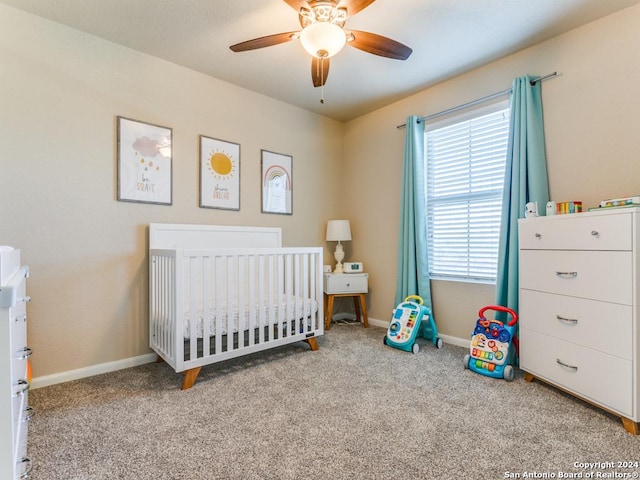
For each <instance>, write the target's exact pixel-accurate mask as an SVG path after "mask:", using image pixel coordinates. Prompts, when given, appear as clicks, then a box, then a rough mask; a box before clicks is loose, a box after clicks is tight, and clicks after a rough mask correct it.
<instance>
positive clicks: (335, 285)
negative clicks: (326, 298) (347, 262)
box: [324, 273, 369, 293]
mask: <svg viewBox="0 0 640 480" xmlns="http://www.w3.org/2000/svg"><path fill="white" fill-rule="evenodd" d="M368 291H369V274H368V273H342V274H333V273H328V274H325V276H324V293H367V292H368Z"/></svg>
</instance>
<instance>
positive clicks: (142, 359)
mask: <svg viewBox="0 0 640 480" xmlns="http://www.w3.org/2000/svg"><path fill="white" fill-rule="evenodd" d="M369 325H373V326H374V327H380V328H384V329H386V328H388V327H389V321H388V320H378V319H377V318H371V317H369ZM439 337H440V338H442V341H443V342H444V343H448V344H450V345H457V346H458V347H464V348H469V344H470V340H469V339H465V338H458V337H452V336H450V335H439ZM157 357H158V356H157V355H156V354H155V353H147V354H145V355H139V356H137V357H131V358H125V359H123V360H116V361H115V362H107V363H100V364H98V365H92V366H90V367H85V368H79V369H77V370H69V371H68V372H61V373H54V374H52V375H44V376H42V377H35V378H34V379H33V380H32V381H31V386H30V388H31V389H33V390H35V389H36V388H42V387H48V386H50V385H56V384H58V383H65V382H70V381H72V380H79V379H81V378H87V377H93V376H94V375H101V374H103V373H109V372H115V371H117V370H122V369H125V368H131V367H137V366H139V365H144V364H145V363H151V362H155V361H156V358H157Z"/></svg>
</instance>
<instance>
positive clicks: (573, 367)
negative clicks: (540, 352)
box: [556, 358, 578, 372]
mask: <svg viewBox="0 0 640 480" xmlns="http://www.w3.org/2000/svg"><path fill="white" fill-rule="evenodd" d="M556 363H557V364H558V365H561V366H563V367H565V368H568V369H570V370H573V371H574V372H577V371H578V367H576V366H574V365H569V364H566V363H564V362H563V361H562V360H560V359H559V358H556Z"/></svg>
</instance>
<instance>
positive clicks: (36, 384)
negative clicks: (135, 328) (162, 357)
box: [29, 353, 158, 390]
mask: <svg viewBox="0 0 640 480" xmlns="http://www.w3.org/2000/svg"><path fill="white" fill-rule="evenodd" d="M156 358H158V356H157V355H156V354H155V353H147V354H145V355H140V356H137V357H131V358H125V359H123V360H116V361H115V362H108V363H100V364H98V365H92V366H90V367H85V368H79V369H77V370H69V371H68V372H61V373H54V374H52V375H44V376H42V377H35V378H33V380H31V385H30V387H29V388H30V389H32V390H35V389H36V388H42V387H48V386H50V385H55V384H58V383H65V382H70V381H72V380H79V379H81V378H86V377H93V376H94V375H100V374H103V373H109V372H115V371H116V370H122V369H125V368H130V367H137V366H139V365H144V364H145V363H151V362H155V361H156Z"/></svg>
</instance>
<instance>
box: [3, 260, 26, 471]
mask: <svg viewBox="0 0 640 480" xmlns="http://www.w3.org/2000/svg"><path fill="white" fill-rule="evenodd" d="M19 258H20V252H19V250H13V251H7V252H0V385H1V388H0V436H1V437H2V442H0V443H1V444H2V445H3V447H2V449H0V452H1V453H0V455H1V458H0V472H1V474H0V477H1V478H6V479H21V478H27V477H28V475H29V471H30V470H31V460H30V459H29V458H28V457H27V432H28V423H29V420H30V419H31V416H32V415H33V409H32V408H31V407H29V406H28V390H29V383H28V381H27V359H28V358H29V357H30V356H31V349H30V348H29V347H28V346H27V308H26V304H27V302H28V301H29V297H27V292H26V280H27V277H28V276H29V269H28V267H20V266H19V265H20V259H19Z"/></svg>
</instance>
